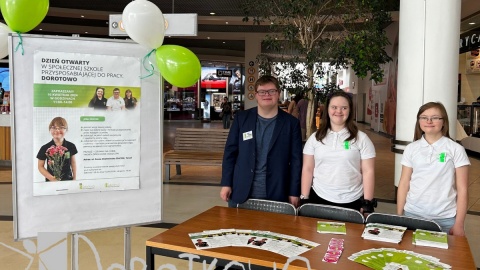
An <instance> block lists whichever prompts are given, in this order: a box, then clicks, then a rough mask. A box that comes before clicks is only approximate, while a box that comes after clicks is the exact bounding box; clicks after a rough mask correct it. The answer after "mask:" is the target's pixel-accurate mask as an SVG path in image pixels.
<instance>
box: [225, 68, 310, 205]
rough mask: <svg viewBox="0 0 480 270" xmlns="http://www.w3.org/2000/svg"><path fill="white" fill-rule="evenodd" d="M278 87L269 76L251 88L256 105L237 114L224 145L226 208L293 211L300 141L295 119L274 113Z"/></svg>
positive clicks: (277, 110)
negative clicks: (258, 203)
mask: <svg viewBox="0 0 480 270" xmlns="http://www.w3.org/2000/svg"><path fill="white" fill-rule="evenodd" d="M279 96H280V86H279V83H278V80H277V79H276V78H274V77H272V76H262V77H260V78H259V79H258V80H257V82H256V83H255V98H256V100H257V103H258V106H257V107H254V108H251V109H248V110H245V111H239V112H238V113H237V114H236V115H235V118H234V120H233V124H232V127H231V128H230V132H229V134H228V138H227V142H226V144H225V152H224V156H223V163H222V180H221V183H220V185H221V186H222V188H221V190H220V197H221V198H222V199H223V200H224V201H227V202H228V205H229V206H230V207H236V206H237V204H241V203H244V202H245V201H246V200H247V199H249V198H256V199H266V200H273V201H282V202H290V203H292V204H293V205H295V206H298V202H299V195H300V177H301V169H302V137H301V135H300V123H299V122H298V119H296V118H295V117H292V116H291V115H289V114H288V113H286V112H284V111H282V110H280V109H279V108H278V99H279Z"/></svg>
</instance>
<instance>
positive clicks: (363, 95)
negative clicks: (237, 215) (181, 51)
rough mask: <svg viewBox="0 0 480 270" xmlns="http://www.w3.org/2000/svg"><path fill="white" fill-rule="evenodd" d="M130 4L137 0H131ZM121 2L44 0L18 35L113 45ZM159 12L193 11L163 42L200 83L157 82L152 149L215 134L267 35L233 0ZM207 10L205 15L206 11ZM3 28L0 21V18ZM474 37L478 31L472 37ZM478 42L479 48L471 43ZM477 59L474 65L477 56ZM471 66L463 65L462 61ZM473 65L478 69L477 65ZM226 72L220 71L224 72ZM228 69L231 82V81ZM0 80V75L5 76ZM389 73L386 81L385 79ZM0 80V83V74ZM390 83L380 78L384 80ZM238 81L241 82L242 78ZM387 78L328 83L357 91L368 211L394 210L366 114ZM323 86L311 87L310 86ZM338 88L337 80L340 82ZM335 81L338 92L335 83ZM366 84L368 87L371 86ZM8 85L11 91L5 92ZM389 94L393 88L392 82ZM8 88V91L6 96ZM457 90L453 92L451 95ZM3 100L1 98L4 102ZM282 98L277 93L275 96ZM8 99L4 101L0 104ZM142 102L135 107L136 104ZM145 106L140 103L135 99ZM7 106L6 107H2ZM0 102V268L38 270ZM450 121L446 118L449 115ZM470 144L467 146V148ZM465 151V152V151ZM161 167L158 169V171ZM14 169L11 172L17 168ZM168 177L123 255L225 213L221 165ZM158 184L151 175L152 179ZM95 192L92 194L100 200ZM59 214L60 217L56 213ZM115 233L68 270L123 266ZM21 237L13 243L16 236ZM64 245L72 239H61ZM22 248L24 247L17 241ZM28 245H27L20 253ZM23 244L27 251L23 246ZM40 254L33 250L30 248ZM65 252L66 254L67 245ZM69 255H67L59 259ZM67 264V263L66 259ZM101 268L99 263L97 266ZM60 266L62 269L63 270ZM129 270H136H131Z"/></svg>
mask: <svg viewBox="0 0 480 270" xmlns="http://www.w3.org/2000/svg"><path fill="white" fill-rule="evenodd" d="M137 1H138V0H137ZM129 2H130V1H127V0H122V1H106V0H100V1H95V2H92V3H88V4H86V3H85V2H83V1H59V0H51V1H50V7H49V11H48V13H47V16H46V17H45V19H44V21H43V22H42V23H41V24H40V25H38V26H37V27H35V29H33V30H32V31H30V32H29V33H28V34H34V35H47V36H49V35H51V36H57V35H58V36H60V37H61V36H66V37H72V36H73V38H85V39H97V38H108V39H119V40H124V39H126V38H127V35H126V33H120V34H118V35H116V36H111V34H110V33H111V32H112V30H114V29H112V28H113V26H114V24H112V22H113V21H112V20H114V19H112V18H110V15H112V14H113V15H117V16H118V14H121V13H122V11H123V8H124V7H125V6H126V5H127V4H128V3H129ZM152 2H154V3H155V4H156V5H157V6H158V7H159V8H160V9H161V10H162V12H163V13H164V14H182V13H185V14H191V13H194V14H197V15H198V18H197V19H198V29H196V31H198V32H197V33H196V35H193V36H183V37H182V36H165V40H164V44H175V45H180V46H184V47H187V48H189V49H190V50H192V51H193V52H194V53H195V54H196V55H197V56H198V58H199V59H200V61H201V66H202V70H201V76H200V79H199V80H198V82H197V83H196V84H195V85H192V86H190V87H176V86H175V85H172V84H170V83H168V82H167V81H162V86H161V87H162V89H163V92H162V95H161V100H160V101H159V104H161V109H162V113H161V118H163V121H162V123H161V129H160V130H161V136H162V137H161V138H162V142H163V143H162V144H161V152H162V153H165V152H167V151H169V150H172V149H173V146H174V143H175V131H176V129H177V128H203V129H222V121H221V117H220V116H219V113H220V112H221V108H220V103H221V101H222V100H223V97H227V98H228V99H229V100H230V101H231V102H232V109H233V110H234V111H235V110H242V109H244V108H249V107H251V105H249V104H246V103H248V102H249V101H248V96H247V95H246V93H248V89H246V88H247V87H248V83H247V82H246V81H245V76H246V75H248V74H249V61H248V59H247V57H246V54H247V51H248V49H249V46H251V44H250V43H249V42H251V40H252V39H253V40H257V39H258V37H259V36H260V37H262V36H265V35H266V34H267V33H268V31H269V30H268V27H269V25H268V24H260V25H252V23H250V22H249V23H246V22H243V21H242V19H243V17H244V13H243V10H242V9H241V8H240V7H239V3H240V2H241V0H229V1H214V0H206V1H202V4H198V3H196V2H195V1H189V0H176V1H171V2H166V1H152ZM212 13H214V14H212ZM392 18H393V22H392V24H390V25H389V26H387V29H388V30H387V31H390V33H393V34H392V35H391V36H393V38H392V39H391V46H389V47H388V48H387V49H388V50H389V51H390V54H391V56H392V58H393V59H394V60H395V59H397V58H396V53H398V48H397V50H396V49H395V42H396V41H395V40H396V38H398V32H399V29H398V27H399V24H398V19H399V11H398V10H397V11H392ZM1 21H2V22H5V21H4V20H1ZM476 33H480V1H478V0H462V6H461V22H460V34H461V35H460V37H459V38H465V37H472V35H474V34H476ZM478 36H480V34H478ZM479 44H480V43H479ZM478 56H479V54H478V48H477V49H476V50H475V49H474V50H468V51H465V52H461V53H460V54H459V60H458V63H459V67H458V75H459V80H458V83H459V88H458V102H459V103H458V112H457V119H458V125H459V127H458V129H457V140H458V141H460V139H459V138H461V139H465V138H467V141H465V143H466V144H467V143H468V147H467V149H468V150H469V151H468V153H469V159H470V162H471V166H470V169H469V179H468V190H469V200H468V214H467V218H466V224H465V228H466V230H465V232H466V237H467V239H468V242H469V244H470V249H471V252H472V254H473V257H474V260H475V265H476V267H477V269H480V245H479V244H478V243H480V230H478V228H479V226H480V150H478V149H480V142H479V143H478V144H477V143H476V142H475V141H473V142H472V141H471V139H469V138H468V137H470V138H475V136H477V137H480V130H479V129H478V128H479V127H480V119H478V114H480V107H479V106H475V105H472V103H473V102H475V100H476V98H477V97H480V76H479V74H480V57H478ZM477 57H478V58H477ZM472 63H473V64H472ZM477 63H478V66H477ZM388 66H389V68H387V69H386V70H387V71H388V70H389V72H390V73H392V72H393V74H395V69H396V68H397V67H396V66H395V65H394V64H391V65H388ZM8 68H9V66H8V64H7V61H6V60H4V61H3V63H0V77H1V76H2V74H4V72H3V71H4V70H7V72H6V73H5V74H8ZM218 70H222V71H227V72H226V74H227V76H225V77H222V76H219V75H218ZM228 72H230V74H228ZM237 72H238V73H240V75H237ZM5 74H4V75H5ZM395 75H396V74H395ZM4 77H5V76H4ZM389 79H390V78H389ZM247 80H248V78H247ZM394 81H395V84H396V78H395V80H392V81H391V82H387V83H385V84H384V85H377V86H374V87H373V89H372V87H370V92H369V86H372V82H371V81H368V80H361V79H360V80H359V79H358V78H353V74H350V72H347V71H345V70H340V71H339V73H338V76H337V78H336V83H337V84H338V85H340V87H341V88H343V89H344V90H345V91H352V90H353V89H351V88H350V89H348V87H351V86H352V83H353V82H355V83H353V85H358V87H357V88H358V89H356V92H354V97H355V101H356V102H357V106H356V110H357V111H356V120H357V125H358V126H359V129H360V130H362V131H364V132H365V133H366V134H367V135H368V136H369V138H370V139H371V140H372V141H373V143H374V145H375V149H376V164H375V180H376V181H375V197H376V198H378V200H379V205H378V208H377V209H376V211H377V212H384V213H392V214H394V213H396V204H395V192H396V188H395V180H394V178H395V153H394V152H392V149H393V148H392V138H394V136H395V130H394V128H393V127H392V125H390V126H389V125H387V124H386V121H385V122H384V121H383V119H387V117H388V116H387V113H386V112H385V111H383V112H382V111H381V112H380V113H379V114H378V115H376V114H375V110H374V108H375V105H374V104H375V102H377V103H378V104H379V107H381V108H384V107H385V106H386V104H387V103H388V100H387V96H388V92H389V91H390V86H389V85H391V84H393V82H394ZM7 82H8V78H7V79H6V81H5V82H3V83H2V84H3V85H2V87H3V88H4V89H5V93H8V94H9V91H10V83H9V82H8V83H7ZM325 82H326V81H323V82H322V81H321V80H319V83H320V84H321V83H325ZM340 82H342V83H340ZM342 84H343V85H342ZM375 87H376V88H375ZM12 88H13V87H12ZM395 89H396V85H395ZM12 90H13V89H12ZM455 90H457V89H455ZM5 98H7V99H8V95H6V96H5V95H4V100H5ZM288 98H291V96H290V95H289V94H288V93H287V92H285V91H284V92H283V93H282V96H281V99H282V100H285V99H288ZM8 102H9V101H8ZM140 102H142V101H140ZM143 102H148V101H143ZM8 105H9V104H8ZM7 107H8V106H7V105H5V103H3V104H2V105H1V113H2V114H0V125H1V127H0V165H1V166H0V264H1V265H2V267H0V268H2V269H39V264H40V261H41V260H39V259H35V258H38V257H39V253H38V250H36V247H35V245H36V242H35V239H32V240H33V241H25V240H24V241H15V240H14V235H15V230H16V229H17V228H16V227H15V226H14V225H15V224H14V220H15V215H16V213H17V210H18V209H17V208H16V207H18V205H19V204H20V205H21V202H20V203H19V202H16V201H15V198H16V195H15V192H16V190H15V181H16V179H15V177H14V176H12V164H13V165H15V161H12V159H15V155H14V154H13V153H12V142H13V143H14V144H15V140H14V139H15V137H12V136H11V125H12V123H13V119H12V117H13V115H12V114H10V109H9V108H7ZM452 118H455V117H452ZM472 144H473V146H472ZM469 148H470V149H469ZM158 166H159V167H162V164H158ZM19 169H20V170H21V168H17V170H19ZM170 172H171V180H170V181H165V179H161V181H162V184H161V185H160V187H161V210H160V212H161V219H159V220H158V222H153V223H152V224H138V225H134V226H132V227H131V257H132V258H134V257H138V258H141V259H144V258H145V241H146V240H148V239H149V238H151V237H153V236H155V235H157V234H159V233H161V232H164V231H166V230H168V229H170V228H172V227H173V226H175V225H177V224H180V223H182V222H184V221H186V220H188V219H190V218H192V217H194V216H196V215H197V214H199V213H201V212H203V211H205V210H207V209H209V208H211V207H213V206H226V203H225V202H224V201H222V200H221V199H220V196H219V192H220V179H221V167H218V166H189V165H185V166H182V174H181V175H176V173H175V172H176V171H175V166H171V169H170ZM159 178H161V177H159ZM100 194H101V193H100ZM59 215H62V213H59ZM124 233H125V232H124V229H123V228H115V227H113V228H102V229H101V230H93V231H88V232H82V233H81V234H82V235H84V236H86V237H87V238H88V239H89V241H91V244H90V245H89V243H87V241H80V242H79V248H78V267H79V268H81V269H96V268H98V269H107V268H108V267H111V266H112V265H113V264H122V263H123V260H124V256H123V252H124ZM22 240H23V239H22ZM67 242H68V245H67V246H70V245H71V243H72V239H71V238H69V237H67ZM26 243H28V244H26ZM29 244H30V246H29ZM32 245H33V246H34V249H32ZM38 249H40V247H38ZM69 249H70V248H69ZM69 256H70V255H69ZM69 258H70V257H69ZM100 261H101V262H100ZM155 261H156V265H164V264H166V263H171V264H173V265H175V266H176V267H177V269H187V268H188V267H189V265H188V262H186V261H184V260H179V259H171V258H164V257H159V256H157V257H156V258H155ZM201 267H202V265H201V264H200V263H195V264H194V269H201ZM69 269H70V268H69ZM135 269H140V267H139V268H135Z"/></svg>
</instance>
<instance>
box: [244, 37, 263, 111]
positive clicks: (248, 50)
mask: <svg viewBox="0 0 480 270" xmlns="http://www.w3.org/2000/svg"><path fill="white" fill-rule="evenodd" d="M263 37H264V34H255V33H247V34H245V109H250V108H252V107H256V106H257V101H256V100H255V82H256V81H257V79H258V63H257V56H258V55H259V54H260V53H262V40H263Z"/></svg>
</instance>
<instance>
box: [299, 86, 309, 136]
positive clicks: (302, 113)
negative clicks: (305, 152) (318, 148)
mask: <svg viewBox="0 0 480 270" xmlns="http://www.w3.org/2000/svg"><path fill="white" fill-rule="evenodd" d="M301 96H302V98H301V99H300V100H299V101H298V104H297V109H298V120H299V121H300V128H301V130H302V141H305V140H306V136H307V109H308V100H306V99H305V98H304V97H303V95H301Z"/></svg>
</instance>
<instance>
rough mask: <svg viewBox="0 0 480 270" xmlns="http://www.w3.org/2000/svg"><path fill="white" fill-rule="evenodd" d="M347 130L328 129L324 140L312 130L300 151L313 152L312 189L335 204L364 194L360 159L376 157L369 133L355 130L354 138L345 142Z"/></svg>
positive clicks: (310, 153)
mask: <svg viewBox="0 0 480 270" xmlns="http://www.w3.org/2000/svg"><path fill="white" fill-rule="evenodd" d="M349 135H350V133H349V132H348V130H347V129H346V128H344V129H342V130H340V131H339V132H333V131H331V130H329V131H328V133H327V136H325V138H324V139H323V143H321V142H319V141H317V139H316V138H315V133H314V134H312V135H311V136H310V138H308V140H307V142H306V143H305V147H304V148H303V153H304V154H306V155H313V157H314V160H315V168H314V169H313V190H314V191H315V193H317V195H318V196H319V197H321V198H322V199H325V200H327V201H331V202H334V203H350V202H353V201H355V200H357V199H359V198H360V197H362V196H363V179H362V172H361V160H362V159H369V158H374V157H375V147H374V146H373V143H372V141H371V140H370V139H369V138H368V136H367V135H366V134H365V133H363V132H361V131H358V135H357V140H355V139H353V140H352V141H350V142H347V141H345V140H346V139H347V138H348V137H349Z"/></svg>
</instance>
